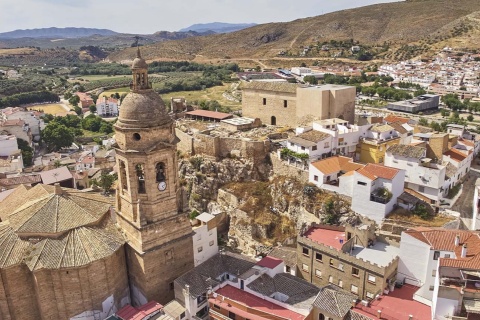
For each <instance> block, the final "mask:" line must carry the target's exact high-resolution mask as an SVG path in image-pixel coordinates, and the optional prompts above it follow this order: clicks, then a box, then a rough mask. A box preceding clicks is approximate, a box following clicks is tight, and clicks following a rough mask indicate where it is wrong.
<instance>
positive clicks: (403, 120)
mask: <svg viewBox="0 0 480 320" xmlns="http://www.w3.org/2000/svg"><path fill="white" fill-rule="evenodd" d="M384 120H385V122H386V123H388V124H390V123H392V122H400V123H401V124H405V123H408V121H410V119H408V118H403V117H397V116H395V115H393V114H389V115H388V116H386V117H385V119H384Z"/></svg>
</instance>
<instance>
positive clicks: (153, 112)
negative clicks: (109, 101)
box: [116, 90, 172, 128]
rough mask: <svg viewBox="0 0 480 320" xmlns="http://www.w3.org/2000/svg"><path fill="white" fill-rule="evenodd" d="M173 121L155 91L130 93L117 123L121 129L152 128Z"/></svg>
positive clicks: (122, 106)
mask: <svg viewBox="0 0 480 320" xmlns="http://www.w3.org/2000/svg"><path fill="white" fill-rule="evenodd" d="M170 121H172V120H171V118H170V116H169V115H168V113H167V109H166V108H165V103H164V102H163V100H162V98H161V97H160V95H158V93H156V92H155V91H153V90H144V91H141V92H130V93H129V94H127V96H126V97H125V99H123V102H122V105H121V107H120V114H119V116H118V121H117V123H116V126H117V127H120V128H150V127H155V126H160V125H164V124H166V123H168V122H170Z"/></svg>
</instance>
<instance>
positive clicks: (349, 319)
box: [345, 310, 375, 320]
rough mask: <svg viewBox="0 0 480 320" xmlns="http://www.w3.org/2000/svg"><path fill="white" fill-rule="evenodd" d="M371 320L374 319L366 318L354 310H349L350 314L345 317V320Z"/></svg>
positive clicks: (371, 317)
mask: <svg viewBox="0 0 480 320" xmlns="http://www.w3.org/2000/svg"><path fill="white" fill-rule="evenodd" d="M373 319H375V317H374V316H367V315H364V314H361V313H359V312H357V311H355V310H350V312H349V313H348V314H347V316H346V317H345V320H373Z"/></svg>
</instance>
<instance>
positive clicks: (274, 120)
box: [270, 116, 277, 126]
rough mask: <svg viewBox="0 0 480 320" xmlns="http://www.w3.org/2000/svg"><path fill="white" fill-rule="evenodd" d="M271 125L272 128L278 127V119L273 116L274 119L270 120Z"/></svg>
mask: <svg viewBox="0 0 480 320" xmlns="http://www.w3.org/2000/svg"><path fill="white" fill-rule="evenodd" d="M270 124H271V125H272V126H276V125H277V117H275V116H272V117H271V118H270Z"/></svg>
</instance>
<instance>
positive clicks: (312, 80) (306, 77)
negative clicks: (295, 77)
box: [303, 76, 318, 84]
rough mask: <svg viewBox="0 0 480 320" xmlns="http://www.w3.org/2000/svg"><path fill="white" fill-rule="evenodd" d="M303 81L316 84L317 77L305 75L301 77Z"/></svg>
mask: <svg viewBox="0 0 480 320" xmlns="http://www.w3.org/2000/svg"><path fill="white" fill-rule="evenodd" d="M303 81H304V82H308V83H310V84H318V79H317V78H316V77H315V76H305V77H303Z"/></svg>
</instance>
